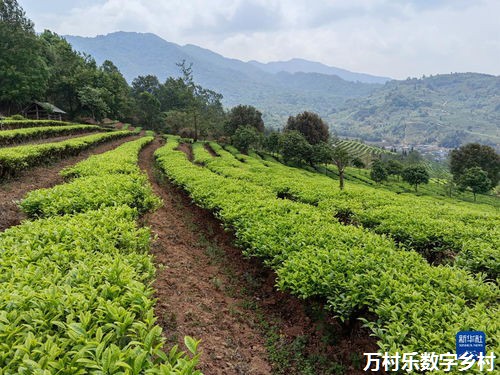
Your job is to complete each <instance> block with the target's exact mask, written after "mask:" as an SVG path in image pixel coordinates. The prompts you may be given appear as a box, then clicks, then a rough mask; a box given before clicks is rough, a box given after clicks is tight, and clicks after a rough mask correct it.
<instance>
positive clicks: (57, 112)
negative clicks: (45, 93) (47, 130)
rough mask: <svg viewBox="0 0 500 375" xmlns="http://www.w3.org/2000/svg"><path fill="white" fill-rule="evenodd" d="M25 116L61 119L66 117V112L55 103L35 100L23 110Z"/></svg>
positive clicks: (37, 118)
mask: <svg viewBox="0 0 500 375" xmlns="http://www.w3.org/2000/svg"><path fill="white" fill-rule="evenodd" d="M22 113H23V116H24V117H26V118H29V119H33V120H59V121H62V120H63V119H65V118H66V112H64V111H63V110H62V109H60V108H57V107H56V106H55V105H54V104H50V103H46V102H38V101H34V102H33V103H31V104H30V105H29V106H27V107H26V108H25V109H24V110H23V112H22Z"/></svg>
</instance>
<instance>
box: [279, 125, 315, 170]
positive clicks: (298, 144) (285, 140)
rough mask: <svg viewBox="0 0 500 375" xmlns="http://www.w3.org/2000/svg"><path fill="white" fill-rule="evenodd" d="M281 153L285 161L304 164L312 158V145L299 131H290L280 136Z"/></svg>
mask: <svg viewBox="0 0 500 375" xmlns="http://www.w3.org/2000/svg"><path fill="white" fill-rule="evenodd" d="M280 153H281V156H282V157H283V160H284V161H285V163H296V164H303V163H305V162H308V161H309V160H310V159H311V145H310V144H309V142H307V140H306V139H305V138H304V136H303V135H302V134H300V133H299V132H298V131H293V130H292V131H288V132H285V133H283V134H282V135H281V137H280Z"/></svg>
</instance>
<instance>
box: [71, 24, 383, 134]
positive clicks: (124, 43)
mask: <svg viewBox="0 0 500 375" xmlns="http://www.w3.org/2000/svg"><path fill="white" fill-rule="evenodd" d="M66 39H67V40H68V41H69V42H70V43H71V44H72V45H73V47H74V48H75V49H76V50H78V51H82V52H85V53H89V54H91V55H92V56H93V57H94V58H95V59H96V61H97V62H98V63H99V62H101V61H104V60H106V59H107V60H111V61H113V62H114V63H115V64H116V65H117V66H118V67H119V69H120V71H121V72H122V73H123V75H124V76H125V78H126V79H127V80H128V81H129V82H131V81H132V79H133V78H135V77H137V76H139V75H146V74H153V75H156V76H157V77H158V78H159V79H160V80H165V79H166V78H167V77H169V76H174V77H175V76H179V75H180V71H179V68H178V67H177V66H176V63H178V62H180V61H182V60H186V62H189V63H193V76H194V79H195V81H196V82H197V83H199V84H200V85H202V86H204V87H207V88H210V89H212V90H215V91H217V92H220V93H222V94H223V95H224V100H223V102H224V104H225V105H226V106H227V107H232V106H235V105H237V104H240V103H244V104H250V105H254V106H256V107H258V108H259V109H260V110H261V111H263V112H264V114H265V115H266V120H267V121H266V122H267V123H268V124H269V125H272V124H275V125H278V124H280V123H284V122H285V121H286V118H288V116H289V115H291V114H295V113H298V112H300V111H304V110H312V111H315V112H318V113H321V114H323V115H328V114H331V113H333V112H335V111H336V110H338V109H339V107H340V106H342V105H343V103H344V102H345V100H346V99H348V98H357V97H361V96H366V95H368V94H369V93H371V92H372V91H373V90H374V89H376V88H378V87H380V86H381V85H380V84H369V83H363V82H352V81H347V80H344V79H341V78H339V77H338V76H336V75H331V74H322V73H317V72H308V73H306V72H297V71H296V70H295V71H294V72H292V73H290V72H279V73H272V72H268V71H265V70H263V69H261V68H260V67H258V66H256V65H255V64H254V63H247V62H243V61H240V60H236V59H229V58H226V57H224V56H221V55H219V54H217V53H214V52H212V51H210V50H207V49H204V48H200V47H197V46H194V45H186V46H180V45H177V44H174V43H170V42H167V41H165V40H163V39H161V38H160V37H158V36H156V35H154V34H141V33H131V32H116V33H112V34H108V35H105V36H97V37H95V38H84V37H75V36H66ZM356 77H357V76H356ZM356 79H357V80H359V81H361V78H360V77H357V78H356ZM382 79H383V78H382Z"/></svg>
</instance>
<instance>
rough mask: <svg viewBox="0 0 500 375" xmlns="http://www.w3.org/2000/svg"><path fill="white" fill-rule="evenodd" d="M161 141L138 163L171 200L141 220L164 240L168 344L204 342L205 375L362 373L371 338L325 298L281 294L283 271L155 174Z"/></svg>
mask: <svg viewBox="0 0 500 375" xmlns="http://www.w3.org/2000/svg"><path fill="white" fill-rule="evenodd" d="M160 144H161V141H159V140H155V142H154V143H152V144H150V145H148V146H146V148H145V149H144V150H143V151H142V152H141V154H140V158H139V165H140V167H141V169H142V170H144V171H145V172H146V173H147V174H148V176H149V178H150V180H151V184H152V185H153V189H154V191H155V193H156V194H157V195H158V196H160V197H161V198H162V199H163V202H164V206H163V207H162V208H160V209H159V210H157V211H155V212H153V213H149V214H147V215H146V216H145V217H144V218H143V221H144V224H145V225H147V226H149V227H150V228H151V229H152V231H153V233H154V234H155V235H156V236H157V239H156V241H155V242H154V243H153V246H152V253H153V255H154V257H155V263H156V265H157V277H156V281H155V284H154V288H155V290H156V298H157V305H156V316H157V317H158V323H159V324H160V325H161V326H162V327H163V329H164V335H165V337H166V338H167V341H168V342H169V343H170V344H171V345H173V344H180V345H181V346H182V342H183V337H184V336H185V335H189V336H193V337H195V338H198V339H201V340H202V344H201V349H202V351H203V354H202V357H201V370H202V371H203V372H204V373H205V374H206V375H212V374H317V375H321V374H325V375H326V374H336V373H338V374H364V372H363V371H362V362H363V356H362V353H363V352H375V351H376V350H377V346H376V343H375V340H374V339H372V338H371V337H369V334H368V332H367V331H366V330H363V329H361V328H360V327H359V324H354V325H353V326H350V327H347V328H346V327H345V326H340V325H339V324H338V322H336V321H334V320H333V319H332V318H331V317H329V315H328V314H326V313H325V312H324V311H323V309H322V305H323V303H322V301H307V302H303V301H300V300H298V299H296V298H295V297H293V296H291V295H289V294H286V293H281V292H278V291H276V290H275V288H274V284H275V275H274V274H273V273H272V272H270V271H269V270H268V269H266V268H265V267H264V266H263V265H262V264H261V263H260V261H258V260H255V259H246V258H244V257H243V256H242V254H241V250H240V249H238V248H236V247H235V246H234V245H233V244H234V236H233V235H232V234H231V233H230V232H227V231H225V230H224V229H223V227H222V225H221V223H220V221H218V220H217V219H215V218H214V216H213V215H212V214H211V213H210V212H208V211H206V210H203V209H201V208H199V207H197V206H196V205H195V204H194V203H193V202H192V201H191V199H190V198H189V197H188V196H187V195H186V194H185V193H184V192H183V191H181V190H180V189H178V188H177V187H176V186H174V185H172V184H171V183H170V182H169V181H166V180H164V178H163V177H162V175H161V174H160V173H159V172H158V171H157V170H156V169H155V167H154V161H153V154H154V151H155V150H156V149H157V148H158V147H159V146H160ZM181 150H182V151H184V152H186V154H187V155H189V154H190V152H189V151H190V150H189V149H182V148H181Z"/></svg>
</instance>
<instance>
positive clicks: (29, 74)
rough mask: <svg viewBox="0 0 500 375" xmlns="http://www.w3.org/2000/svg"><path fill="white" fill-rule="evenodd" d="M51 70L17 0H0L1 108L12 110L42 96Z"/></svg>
mask: <svg viewBox="0 0 500 375" xmlns="http://www.w3.org/2000/svg"><path fill="white" fill-rule="evenodd" d="M47 81H48V70H47V65H46V63H45V61H44V59H43V56H42V44H41V42H40V40H39V39H38V37H37V36H36V34H35V31H34V25H33V22H31V21H30V20H29V19H28V18H27V17H26V15H25V12H24V11H23V9H22V8H21V7H20V6H19V4H18V2H17V1H16V0H2V1H0V108H3V109H5V110H6V111H8V112H9V113H10V112H11V111H12V110H18V109H20V108H21V107H22V106H23V105H24V104H26V103H27V102H28V101H29V100H31V99H37V98H42V97H43V96H44V94H45V90H46V89H47Z"/></svg>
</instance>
